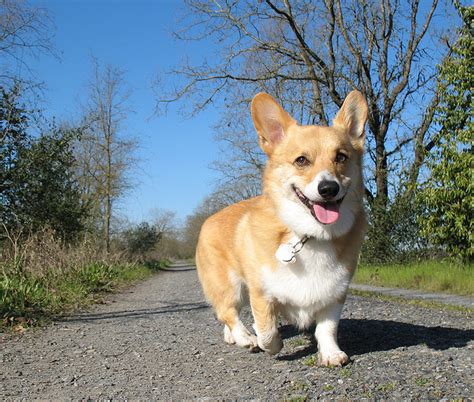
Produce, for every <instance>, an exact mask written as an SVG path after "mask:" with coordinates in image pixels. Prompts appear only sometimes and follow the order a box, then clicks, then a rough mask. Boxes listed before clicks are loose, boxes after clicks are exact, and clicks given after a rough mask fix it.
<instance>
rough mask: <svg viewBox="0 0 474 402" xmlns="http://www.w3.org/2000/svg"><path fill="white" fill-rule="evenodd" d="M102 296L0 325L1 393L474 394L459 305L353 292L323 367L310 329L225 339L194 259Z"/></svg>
mask: <svg viewBox="0 0 474 402" xmlns="http://www.w3.org/2000/svg"><path fill="white" fill-rule="evenodd" d="M109 300H110V303H109V304H106V305H100V306H97V307H95V308H94V309H92V310H91V311H89V312H87V313H82V314H78V315H75V316H73V317H70V318H67V319H64V320H62V321H59V322H55V323H54V324H52V325H51V326H48V327H47V328H43V329H40V330H34V331H29V332H27V333H26V334H24V335H22V336H17V335H15V336H12V335H2V337H1V338H0V367H1V370H0V399H12V398H26V399H38V398H39V399H52V398H55V399H58V398H60V399H65V398H72V399H87V398H93V399H99V398H101V399H110V398H120V399H137V398H140V399H170V398H173V399H183V398H186V399H190V398H207V397H209V398H212V399H215V398H246V399H250V398H257V399H287V398H297V397H309V398H316V397H324V398H336V397H348V398H363V397H366V398H367V397H368V398H371V397H372V398H391V399H399V398H424V399H425V398H436V399H439V398H459V397H465V398H468V397H473V396H474V388H473V366H472V363H473V362H472V357H473V345H474V341H473V339H474V330H473V324H472V316H469V315H467V314H466V313H461V312H454V311H449V310H436V309H426V308H420V307H418V306H416V305H407V304H398V303H395V302H387V301H379V300H376V299H373V298H364V297H355V296H351V297H349V298H348V300H347V303H346V307H345V310H344V313H343V320H342V321H341V325H340V335H339V339H340V345H341V347H342V348H343V350H345V351H346V352H347V353H348V354H349V355H350V356H351V358H352V362H351V363H350V364H349V365H348V366H346V367H345V368H342V369H328V368H319V367H317V366H313V365H312V364H313V363H314V359H313V357H312V356H313V355H314V353H315V350H316V347H315V344H314V342H312V340H311V338H312V337H310V336H307V335H305V334H298V333H297V332H295V331H294V329H293V328H292V327H290V326H287V325H285V324H284V323H282V326H281V327H280V330H281V332H282V335H283V338H284V342H285V346H284V348H283V350H282V351H281V352H280V354H279V355H277V356H276V357H270V356H267V355H265V354H263V353H257V354H251V353H249V352H248V351H246V350H242V349H239V348H237V347H235V346H229V345H226V344H224V342H223V339H222V327H221V325H219V324H218V323H217V322H216V321H215V319H214V315H213V313H212V310H211V309H210V308H209V307H208V306H207V305H206V303H205V302H204V299H203V296H202V293H201V290H200V288H199V284H198V281H197V277H196V272H195V270H194V269H193V267H185V266H183V267H179V268H173V269H171V270H169V271H166V272H160V273H159V274H158V275H156V276H154V277H153V278H151V279H150V280H148V281H146V282H143V283H141V284H139V285H137V286H135V287H133V288H132V289H129V290H128V291H126V292H124V293H121V294H118V295H115V296H113V297H111V298H110V299H109ZM244 318H245V319H244V321H246V322H247V323H248V322H249V321H250V315H249V312H248V311H246V312H245V317H244Z"/></svg>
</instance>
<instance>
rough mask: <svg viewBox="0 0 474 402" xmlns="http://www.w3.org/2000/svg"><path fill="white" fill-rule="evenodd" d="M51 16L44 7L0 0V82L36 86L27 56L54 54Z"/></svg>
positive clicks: (18, 1)
mask: <svg viewBox="0 0 474 402" xmlns="http://www.w3.org/2000/svg"><path fill="white" fill-rule="evenodd" d="M52 25H53V24H52V20H51V18H50V16H49V14H48V12H47V10H46V9H44V8H41V7H38V6H34V5H31V4H29V3H28V2H26V1H23V0H1V1H0V70H1V72H0V86H4V87H12V86H13V85H14V84H17V85H18V84H21V86H22V87H23V89H31V88H32V87H37V86H38V83H37V80H35V79H34V78H33V77H34V71H33V68H32V66H31V60H32V59H33V58H34V57H36V56H38V55H39V54H41V53H47V54H51V55H53V54H55V53H54V49H53V46H52V44H51V32H52Z"/></svg>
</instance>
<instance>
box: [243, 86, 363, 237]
mask: <svg viewBox="0 0 474 402" xmlns="http://www.w3.org/2000/svg"><path fill="white" fill-rule="evenodd" d="M251 109H252V119H253V122H254V125H255V128H256V130H257V133H258V140H259V144H260V147H261V148H262V150H263V151H264V152H265V153H266V154H267V155H268V163H267V167H266V169H265V174H264V192H265V193H266V194H268V195H269V196H270V197H271V199H272V200H273V201H274V203H275V208H276V209H277V213H278V216H279V217H280V219H282V221H283V222H284V223H285V224H286V225H287V226H288V227H289V228H290V229H291V230H293V231H294V232H295V233H297V234H299V235H308V236H312V237H316V238H319V239H326V240H328V239H332V238H335V237H339V236H341V235H343V234H345V233H347V232H348V231H349V230H350V228H351V227H352V225H353V223H354V220H355V217H356V215H357V214H359V213H361V211H362V197H363V184H362V155H363V149H364V140H365V135H364V126H365V122H366V120H367V111H368V108H367V102H366V101H365V99H364V97H363V96H362V94H361V93H360V92H358V91H352V92H351V93H350V94H349V95H348V96H347V98H346V99H345V101H344V103H343V105H342V107H341V109H340V110H339V112H338V113H337V115H336V117H335V118H334V121H333V126H332V127H320V126H300V125H298V124H297V123H296V121H295V120H294V119H293V118H292V117H291V116H290V115H289V114H288V113H286V112H285V111H284V110H283V108H282V107H281V106H280V105H279V104H278V103H277V102H276V101H275V100H274V99H273V98H272V97H271V96H270V95H267V94H265V93H259V94H257V95H256V96H255V97H254V98H253V100H252V107H251Z"/></svg>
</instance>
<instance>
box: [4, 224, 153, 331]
mask: <svg viewBox="0 0 474 402" xmlns="http://www.w3.org/2000/svg"><path fill="white" fill-rule="evenodd" d="M0 247H1V249H0V251H1V253H0V275H1V276H0V314H1V318H2V322H1V323H0V327H2V326H3V327H5V326H10V327H13V328H17V327H18V326H19V327H20V328H24V326H25V323H37V322H38V320H40V319H42V318H48V317H53V316H55V315H58V314H62V313H64V312H65V311H71V310H74V309H76V308H78V307H81V306H84V305H85V304H89V303H91V302H93V301H94V300H95V299H96V298H97V295H99V294H101V293H103V292H109V291H112V290H114V289H116V288H117V287H119V286H120V285H122V284H125V283H129V282H131V281H135V280H139V279H143V278H145V277H147V276H149V275H150V274H151V272H152V270H153V268H156V265H154V266H153V267H151V266H145V265H142V264H136V263H133V262H128V261H125V260H124V258H123V254H121V253H119V252H115V253H110V254H105V253H104V252H103V251H102V249H101V248H100V247H99V246H98V242H97V241H94V239H92V238H89V239H84V240H83V241H81V242H79V243H77V244H75V245H74V246H71V245H66V244H64V243H63V242H61V241H60V240H58V239H57V238H56V237H55V236H54V235H53V234H52V233H51V232H49V231H44V232H41V233H36V234H34V235H31V236H26V237H25V236H20V235H18V234H17V235H13V234H11V233H8V232H7V236H6V240H4V241H3V242H2V243H0Z"/></svg>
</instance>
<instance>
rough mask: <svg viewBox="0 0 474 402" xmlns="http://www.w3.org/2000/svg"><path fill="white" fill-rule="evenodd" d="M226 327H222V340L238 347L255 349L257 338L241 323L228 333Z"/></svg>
mask: <svg viewBox="0 0 474 402" xmlns="http://www.w3.org/2000/svg"><path fill="white" fill-rule="evenodd" d="M226 328H228V327H227V326H225V327H224V340H225V341H226V342H227V343H236V344H237V345H238V346H240V347H243V348H250V349H253V348H256V347H257V337H256V336H255V335H254V334H251V333H250V332H249V331H248V330H247V328H245V326H244V325H243V324H242V323H240V322H239V323H238V324H236V325H235V327H234V328H233V329H232V331H230V329H229V330H228V331H227V330H226Z"/></svg>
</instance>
